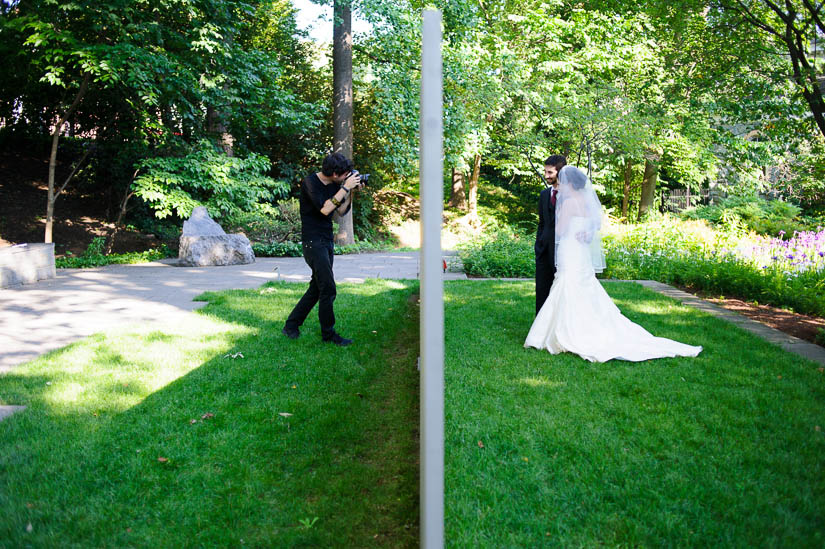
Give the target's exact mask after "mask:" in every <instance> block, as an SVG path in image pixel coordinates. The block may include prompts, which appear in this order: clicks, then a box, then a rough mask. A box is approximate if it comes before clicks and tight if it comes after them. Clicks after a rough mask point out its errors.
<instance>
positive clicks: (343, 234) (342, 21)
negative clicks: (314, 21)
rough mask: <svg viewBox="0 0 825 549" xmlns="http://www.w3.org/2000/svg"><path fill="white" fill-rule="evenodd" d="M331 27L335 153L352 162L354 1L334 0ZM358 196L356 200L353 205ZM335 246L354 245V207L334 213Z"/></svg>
mask: <svg viewBox="0 0 825 549" xmlns="http://www.w3.org/2000/svg"><path fill="white" fill-rule="evenodd" d="M332 11H333V17H334V21H333V27H332V88H333V91H332V93H333V101H332V125H333V150H334V151H335V152H338V153H341V154H343V155H344V156H346V157H347V158H349V159H352V126H353V122H352V116H353V115H352V9H351V0H335V2H334V4H333V10H332ZM354 200H355V197H353V202H354ZM334 218H335V220H336V221H337V222H338V233H337V234H336V235H335V243H336V244H341V245H345V244H353V243H354V242H355V235H354V233H353V226H352V208H350V211H349V212H347V214H346V215H343V216H341V215H338V214H337V213H336V214H335V217H334Z"/></svg>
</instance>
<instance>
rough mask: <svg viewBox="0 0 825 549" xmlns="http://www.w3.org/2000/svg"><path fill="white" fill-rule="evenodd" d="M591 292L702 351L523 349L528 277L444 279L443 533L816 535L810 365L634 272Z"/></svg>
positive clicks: (820, 498)
mask: <svg viewBox="0 0 825 549" xmlns="http://www.w3.org/2000/svg"><path fill="white" fill-rule="evenodd" d="M605 287H606V288H607V290H608V292H609V293H610V294H611V296H612V297H613V299H614V300H615V301H616V303H617V305H619V307H620V308H621V309H622V311H623V312H624V313H625V314H626V315H627V316H628V317H630V318H631V319H632V320H633V321H635V322H639V323H641V324H642V325H643V326H645V327H646V328H647V329H648V330H649V331H651V332H653V333H654V334H655V335H658V336H664V337H670V338H673V339H678V340H680V341H682V342H684V343H689V344H693V345H702V346H704V348H705V350H704V351H703V352H702V354H701V355H700V356H699V357H698V358H694V359H691V358H673V359H660V360H653V361H648V362H643V363H630V362H623V361H611V362H608V363H603V364H598V363H596V364H594V363H589V362H586V361H584V360H582V359H579V358H578V357H576V356H572V355H568V354H564V355H556V356H553V355H550V354H549V353H547V352H543V351H538V350H536V349H524V348H522V345H523V342H524V338H525V335H526V333H527V331H528V329H529V326H530V323H531V322H532V319H533V306H534V305H533V303H534V301H533V299H534V297H533V283H532V282H498V281H474V282H471V283H466V282H465V283H448V284H447V287H446V290H445V294H446V296H447V298H446V299H447V304H446V324H447V327H446V332H445V336H446V348H447V356H446V366H445V370H446V373H445V382H446V440H445V443H446V531H447V539H448V540H450V545H452V546H456V547H537V546H545V545H546V546H561V547H594V546H622V547H650V546H671V547H672V546H675V547H680V546H696V547H774V546H782V547H822V546H823V544H825V513H824V512H823V505H825V433H823V432H822V431H820V428H819V427H818V426H822V428H825V391H823V379H824V378H823V374H822V372H820V371H819V369H818V368H817V366H816V365H815V364H813V363H811V362H807V361H803V360H802V359H800V358H799V357H797V356H795V355H790V354H788V353H785V352H783V351H782V350H781V349H780V348H778V347H776V346H773V345H770V344H768V343H766V342H764V341H762V340H760V339H757V338H756V337H754V336H751V335H750V334H748V333H746V332H744V331H742V330H740V329H738V328H736V327H734V326H733V325H731V324H729V323H726V322H724V321H721V320H718V319H715V318H712V317H710V316H707V315H705V314H702V313H700V312H697V311H695V310H692V309H689V308H687V307H682V306H680V305H678V304H677V303H676V302H674V301H672V300H670V299H668V298H665V297H663V296H660V295H658V294H655V293H653V292H651V291H648V290H645V289H643V288H641V287H640V286H638V285H636V284H628V283H607V284H606V285H605ZM481 445H483V448H482V447H481Z"/></svg>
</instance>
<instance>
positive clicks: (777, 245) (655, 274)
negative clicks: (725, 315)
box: [604, 217, 825, 316]
mask: <svg viewBox="0 0 825 549" xmlns="http://www.w3.org/2000/svg"><path fill="white" fill-rule="evenodd" d="M604 243H605V249H606V255H607V269H606V270H605V273H604V276H605V277H611V278H619V279H631V280H632V279H652V280H658V281H660V282H665V283H671V284H680V285H685V286H689V287H693V288H696V289H700V290H705V291H708V292H714V293H720V294H724V295H732V296H738V297H742V298H744V299H747V300H756V301H759V302H762V303H769V304H772V305H776V306H779V307H789V308H791V309H793V310H795V311H798V312H801V313H808V314H814V315H818V316H825V270H823V266H825V232H823V231H819V232H803V233H796V234H794V236H793V238H791V239H789V240H787V241H783V240H782V239H781V238H767V237H762V236H757V235H754V234H742V233H741V231H739V230H733V231H714V230H712V229H710V228H709V227H707V226H706V225H704V223H702V222H696V221H687V222H683V221H679V220H676V219H674V218H671V217H663V218H660V219H657V220H655V221H652V222H648V223H643V224H639V225H624V226H622V225H615V224H611V225H608V227H607V228H606V230H605V238H604Z"/></svg>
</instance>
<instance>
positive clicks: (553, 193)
mask: <svg viewBox="0 0 825 549" xmlns="http://www.w3.org/2000/svg"><path fill="white" fill-rule="evenodd" d="M550 205H551V206H555V205H556V189H553V190H551V191H550Z"/></svg>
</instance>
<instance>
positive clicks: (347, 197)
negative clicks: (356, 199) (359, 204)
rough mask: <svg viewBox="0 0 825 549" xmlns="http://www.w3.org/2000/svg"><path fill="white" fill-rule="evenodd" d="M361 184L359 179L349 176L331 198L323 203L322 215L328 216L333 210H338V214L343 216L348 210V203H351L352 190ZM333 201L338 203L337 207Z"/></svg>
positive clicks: (355, 176)
mask: <svg viewBox="0 0 825 549" xmlns="http://www.w3.org/2000/svg"><path fill="white" fill-rule="evenodd" d="M360 184H361V178H360V177H358V176H357V175H351V176H349V177H348V178H347V179H346V180H345V181H344V184H343V185H341V188H340V189H338V191H336V193H335V194H334V195H332V198H330V199H328V200H327V201H326V202H324V205H323V206H322V207H321V213H322V214H323V215H329V214H331V213H332V212H333V211H334V210H336V209H337V210H338V213H339V214H341V215H344V214H345V213H347V210H349V207H350V203H351V202H352V196H351V195H352V190H353V189H355V188H356V187H358V186H359V185H360ZM333 198H334V199H335V200H336V201H337V202H338V205H336V204H335V202H333V201H332V199H333Z"/></svg>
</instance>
